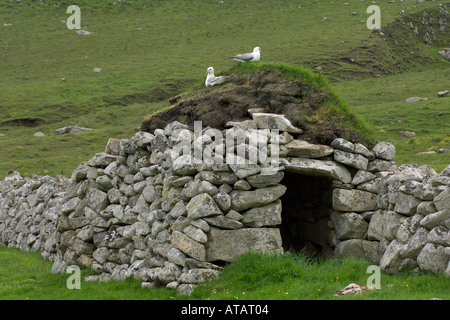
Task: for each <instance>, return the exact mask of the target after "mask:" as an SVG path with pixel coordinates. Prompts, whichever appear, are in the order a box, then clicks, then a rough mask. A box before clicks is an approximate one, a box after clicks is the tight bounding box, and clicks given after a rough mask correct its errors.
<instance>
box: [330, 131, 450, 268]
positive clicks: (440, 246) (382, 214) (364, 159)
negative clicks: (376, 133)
mask: <svg viewBox="0 0 450 320" xmlns="http://www.w3.org/2000/svg"><path fill="white" fill-rule="evenodd" d="M332 146H333V147H334V148H335V151H334V160H335V161H337V162H340V163H343V164H345V165H346V166H349V167H353V168H354V170H357V171H356V173H354V175H353V179H352V181H351V184H348V185H345V186H343V187H344V188H336V189H334V191H333V208H334V209H335V210H337V212H334V213H333V214H332V216H331V219H332V221H333V224H334V225H333V228H334V230H335V232H336V240H337V241H336V243H337V244H336V250H335V253H336V254H338V255H343V256H357V257H362V258H365V259H368V260H369V261H372V262H373V263H376V264H379V265H380V267H381V268H382V269H383V270H384V271H386V272H389V273H393V272H398V271H399V270H403V269H405V268H409V269H413V270H414V269H415V270H418V269H424V270H431V271H433V272H442V271H445V272H446V274H449V273H450V269H449V266H450V264H449V258H450V248H449V243H450V234H449V231H448V228H449V224H450V220H449V218H450V215H449V214H450V211H449V208H450V202H449V201H450V188H449V187H450V179H449V173H450V171H449V167H447V168H446V169H445V170H444V171H443V172H442V173H441V174H440V175H437V174H436V172H435V171H434V170H433V169H432V168H430V167H428V166H418V165H415V164H410V165H402V166H400V167H397V166H396V165H395V162H394V161H393V159H394V156H395V147H394V146H393V145H391V144H389V143H386V142H380V143H378V144H377V145H376V146H375V147H374V148H373V149H372V150H371V151H369V150H367V149H366V148H364V147H363V146H361V145H358V144H352V143H351V142H348V141H345V140H343V139H336V140H335V141H333V143H332ZM363 155H364V156H363ZM436 202H437V204H436ZM429 221H431V222H429Z"/></svg>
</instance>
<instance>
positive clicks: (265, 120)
mask: <svg viewBox="0 0 450 320" xmlns="http://www.w3.org/2000/svg"><path fill="white" fill-rule="evenodd" d="M252 118H253V121H255V122H256V125H257V126H258V128H259V129H278V130H280V131H286V132H290V133H302V132H303V130H302V129H300V128H296V127H294V126H293V125H292V124H291V122H290V121H289V120H288V119H286V118H285V117H284V116H283V115H279V114H273V113H258V112H255V113H252Z"/></svg>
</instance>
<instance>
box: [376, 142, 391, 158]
mask: <svg viewBox="0 0 450 320" xmlns="http://www.w3.org/2000/svg"><path fill="white" fill-rule="evenodd" d="M372 152H373V154H374V155H375V157H377V158H378V159H383V160H394V157H395V146H394V145H393V144H391V143H389V142H379V143H377V144H376V145H375V146H374V147H373V149H372Z"/></svg>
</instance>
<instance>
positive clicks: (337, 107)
mask: <svg viewBox="0 0 450 320" xmlns="http://www.w3.org/2000/svg"><path fill="white" fill-rule="evenodd" d="M257 71H273V72H278V73H281V74H282V75H283V76H284V77H286V78H287V79H290V80H300V81H302V82H303V83H305V84H307V85H310V86H311V87H312V88H314V89H317V90H319V91H320V92H322V93H324V94H325V95H326V98H325V99H324V100H323V107H322V108H321V110H318V112H317V117H320V118H327V117H329V116H338V117H340V118H341V119H342V123H343V124H344V125H345V126H346V127H350V128H354V129H356V130H357V131H358V132H359V133H360V134H361V135H362V136H364V137H365V138H366V139H367V140H368V141H374V139H373V134H374V128H373V127H372V126H371V125H370V124H369V123H367V122H365V121H364V120H362V119H361V118H360V117H359V116H358V114H357V113H355V112H354V111H353V110H352V108H351V107H350V106H349V105H348V104H347V102H346V101H345V100H344V99H342V97H340V96H339V95H338V94H337V93H336V90H335V89H334V88H333V87H332V86H331V85H330V84H329V82H328V80H327V78H326V76H325V75H324V74H322V73H317V72H314V71H313V70H311V69H309V68H305V67H302V66H293V65H289V64H286V63H273V62H272V63H267V62H257V63H239V64H236V65H234V66H233V67H231V68H229V69H228V70H225V71H224V72H223V73H238V74H249V73H250V74H251V73H255V72H257Z"/></svg>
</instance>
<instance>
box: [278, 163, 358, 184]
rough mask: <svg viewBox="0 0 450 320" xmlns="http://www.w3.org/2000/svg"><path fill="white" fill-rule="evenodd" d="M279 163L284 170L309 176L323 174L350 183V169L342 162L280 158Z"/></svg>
mask: <svg viewBox="0 0 450 320" xmlns="http://www.w3.org/2000/svg"><path fill="white" fill-rule="evenodd" d="M280 165H281V166H283V167H284V169H285V171H289V172H295V173H300V174H305V175H311V176H323V177H328V178H331V179H336V180H340V181H342V182H344V183H350V182H351V181H352V176H351V174H350V171H348V169H347V168H346V167H345V166H343V165H342V164H339V163H336V162H334V161H328V160H317V159H299V158H280Z"/></svg>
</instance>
